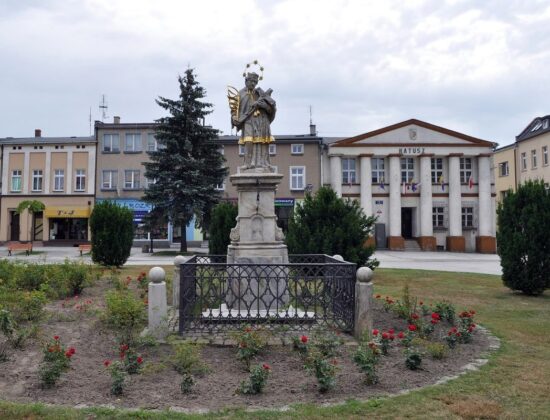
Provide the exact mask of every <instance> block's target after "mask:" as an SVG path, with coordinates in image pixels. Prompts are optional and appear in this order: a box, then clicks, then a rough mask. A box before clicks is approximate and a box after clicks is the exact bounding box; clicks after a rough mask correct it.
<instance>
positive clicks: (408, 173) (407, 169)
mask: <svg viewBox="0 0 550 420" xmlns="http://www.w3.org/2000/svg"><path fill="white" fill-rule="evenodd" d="M413 179H414V158H401V182H411V181H412V180H413Z"/></svg>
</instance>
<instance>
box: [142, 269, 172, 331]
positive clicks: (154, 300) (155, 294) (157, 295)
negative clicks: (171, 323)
mask: <svg viewBox="0 0 550 420" xmlns="http://www.w3.org/2000/svg"><path fill="white" fill-rule="evenodd" d="M165 277H166V276H165V273H164V270H163V269H162V268H161V267H153V268H152V269H151V270H150V271H149V279H150V280H151V282H150V283H149V288H148V290H149V294H148V308H147V309H148V318H149V323H148V327H149V333H150V334H151V335H153V336H155V337H157V338H164V337H165V336H166V334H167V318H168V305H167V302H166V282H165V281H164V279H165Z"/></svg>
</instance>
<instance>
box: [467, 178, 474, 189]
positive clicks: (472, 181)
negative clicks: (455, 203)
mask: <svg viewBox="0 0 550 420" xmlns="http://www.w3.org/2000/svg"><path fill="white" fill-rule="evenodd" d="M468 187H470V189H472V188H474V177H473V176H472V175H470V179H468Z"/></svg>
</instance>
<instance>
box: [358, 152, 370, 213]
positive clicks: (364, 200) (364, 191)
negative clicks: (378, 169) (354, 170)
mask: <svg viewBox="0 0 550 420" xmlns="http://www.w3.org/2000/svg"><path fill="white" fill-rule="evenodd" d="M371 172H372V170H371V164H370V156H361V180H360V182H361V207H362V208H363V212H364V213H365V214H366V215H367V216H372V173H371Z"/></svg>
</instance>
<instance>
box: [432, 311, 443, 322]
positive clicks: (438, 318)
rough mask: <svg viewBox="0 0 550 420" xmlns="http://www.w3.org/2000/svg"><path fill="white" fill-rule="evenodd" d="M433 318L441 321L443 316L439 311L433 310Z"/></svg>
mask: <svg viewBox="0 0 550 420" xmlns="http://www.w3.org/2000/svg"><path fill="white" fill-rule="evenodd" d="M432 319H436V320H438V321H439V320H440V319H441V316H440V315H439V314H438V313H437V312H433V313H432Z"/></svg>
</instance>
